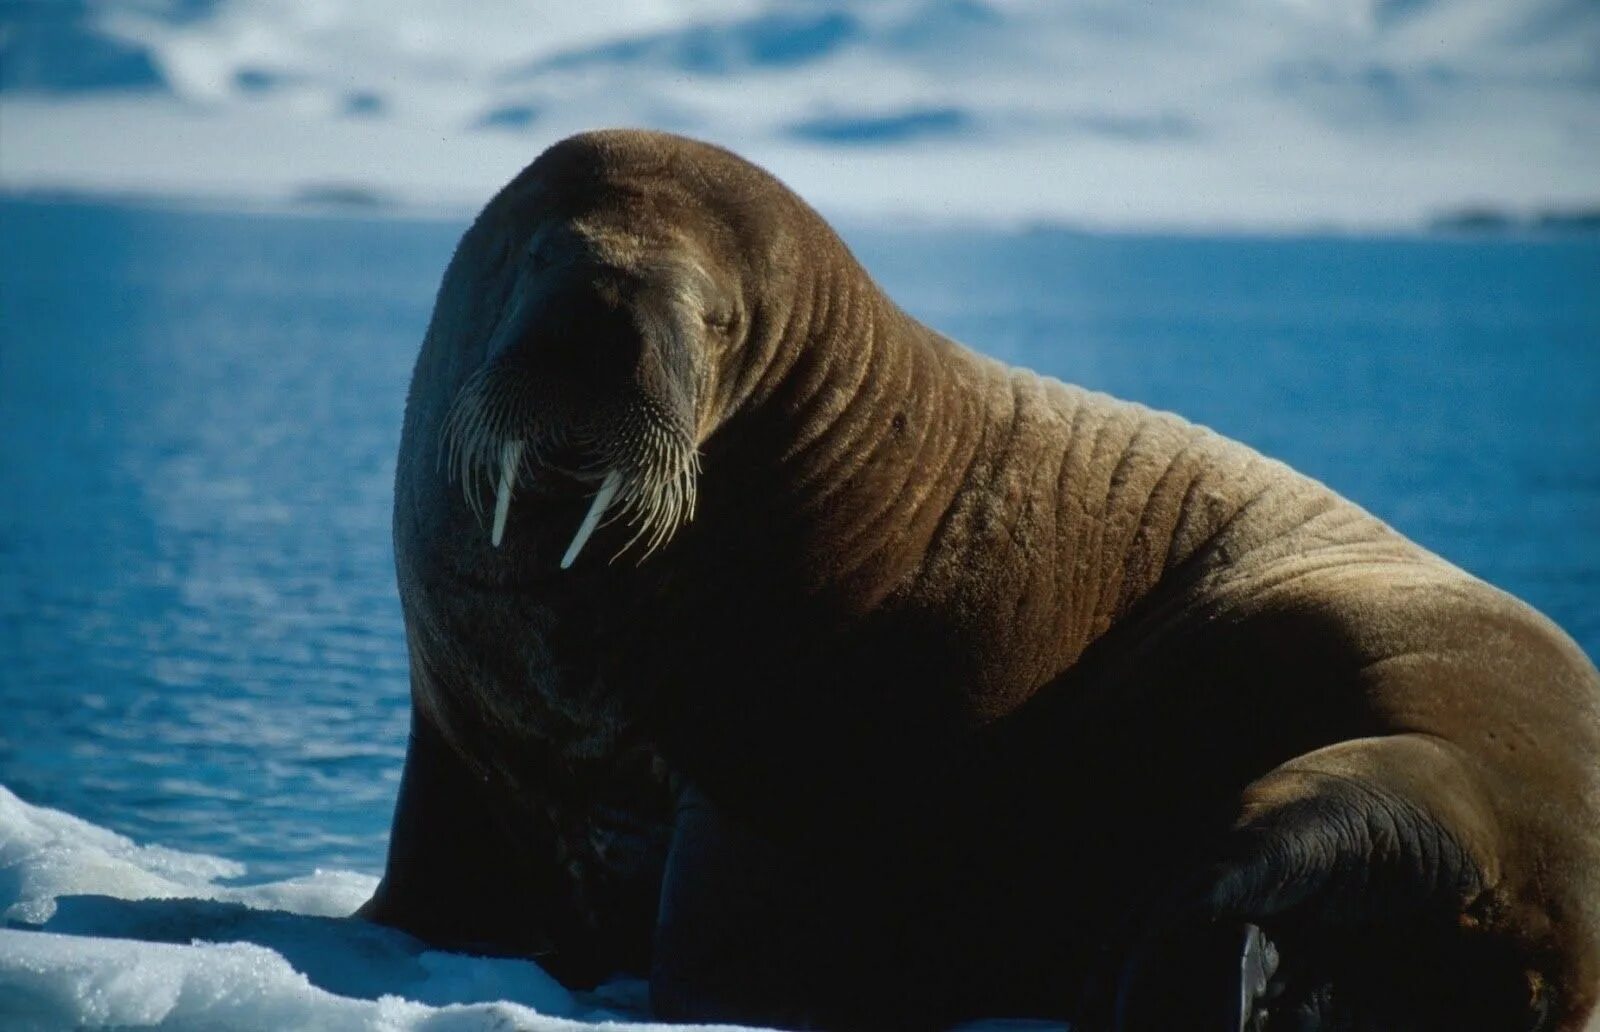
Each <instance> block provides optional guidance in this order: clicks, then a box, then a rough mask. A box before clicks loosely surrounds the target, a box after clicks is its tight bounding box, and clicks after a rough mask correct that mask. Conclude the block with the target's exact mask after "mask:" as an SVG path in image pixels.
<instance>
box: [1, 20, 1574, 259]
mask: <svg viewBox="0 0 1600 1032" xmlns="http://www.w3.org/2000/svg"><path fill="white" fill-rule="evenodd" d="M616 125H638V126H649V127H653V128H659V129H666V130H671V131H675V132H680V133H685V134H688V135H693V136H697V137H701V138H704V139H710V140H713V141H715V142H718V143H722V144H724V145H726V146H729V147H732V148H733V149H735V150H737V151H738V152H740V153H742V154H744V155H746V156H747V157H750V158H751V159H753V160H755V161H757V162H758V163H760V164H763V165H765V166H766V167H768V168H769V169H771V170H772V171H774V172H775V173H777V174H778V175H779V176H780V177H781V178H783V179H784V180H785V181H787V182H788V183H789V184H790V185H791V186H793V187H795V188H796V189H797V190H799V192H800V193H801V194H802V195H804V196H806V197H807V198H808V199H809V200H811V201H812V202H813V203H814V204H816V205H817V206H819V207H820V208H821V209H822V210H823V211H824V212H825V213H829V214H833V215H840V216H863V217H878V218H884V217H887V218H900V217H910V218H916V219H921V220H956V221H984V222H1002V223H1030V222H1036V221H1049V222H1061V223H1068V224H1079V225H1085V226H1091V227H1132V228H1195V229H1207V228H1243V229H1265V230H1271V229H1279V228H1291V229H1292V228H1305V227H1323V228H1326V227H1337V228H1352V229H1361V228H1384V227H1405V226H1411V225H1415V224H1417V223H1418V222H1419V221H1421V220H1425V219H1427V218H1429V217H1430V216H1433V215H1436V214H1438V213H1440V212H1444V211H1450V210H1455V209H1460V208H1463V207H1468V206H1476V205H1488V206H1496V207H1504V208H1508V209H1511V210H1514V211H1522V212H1525V211H1532V210H1538V209H1547V208H1558V209H1559V208H1578V207H1589V206H1593V205H1594V204H1595V203H1596V202H1597V201H1600V4H1597V3H1594V2H1593V0H1142V2H1133V0H928V2H921V3H913V2H908V0H744V2H733V0H616V2H607V3H582V4H579V3H571V2H534V0H521V2H513V0H483V2H477V3H472V4H461V3H458V2H457V0H98V2H96V0H0V188H6V189H10V190H41V189H42V190H75V191H76V190H83V191H91V192H117V193H150V194H160V195H168V196H176V197H191V198H200V199H209V200H212V201H219V200H220V201H249V202H252V203H263V204H275V203H284V202H288V201H293V200H295V199H297V198H299V199H306V198H316V197H321V198H327V197H345V198H350V197H374V198H381V199H383V200H386V201H389V202H393V203H395V204H397V205H401V206H405V207H409V208H418V209H424V210H436V209H445V210H451V211H457V210H459V211H462V212H465V211H470V210H472V209H474V208H476V207H477V206H479V205H481V204H482V202H483V201H484V200H486V199H487V198H488V196H489V195H490V194H491V193H492V192H493V191H494V190H495V189H496V188H497V187H498V186H499V185H500V184H502V183H503V182H505V181H506V180H507V179H509V178H510V177H511V176H512V175H514V174H515V173H516V172H517V171H518V170H519V169H520V168H521V167H522V166H523V165H525V164H527V162H528V161H530V160H531V159H532V158H533V157H534V156H536V155H537V154H538V152H539V151H540V150H542V149H543V148H544V147H546V146H548V145H549V144H550V143H552V142H554V141H555V140H557V139H560V138H561V137H563V136H565V135H567V134H569V133H572V132H576V131H579V130H582V129H586V128H593V127H599V126H616Z"/></svg>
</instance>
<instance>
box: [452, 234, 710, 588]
mask: <svg viewBox="0 0 1600 1032" xmlns="http://www.w3.org/2000/svg"><path fill="white" fill-rule="evenodd" d="M549 227H550V224H549V223H546V228H547V231H546V232H543V233H535V234H533V237H532V239H530V240H529V241H528V243H527V244H526V245H525V246H524V247H523V249H522V254H520V255H519V256H518V258H517V259H516V260H515V261H514V262H513V267H512V269H511V270H510V278H511V284H510V289H509V291H508V296H507V298H506V301H505V303H504V304H503V306H502V309H501V312H500V317H499V320H498V324H497V325H496V326H495V327H494V329H493V332H492V333H491V334H490V336H489V338H488V340H487V341H486V342H485V344H484V354H483V361H482V364H481V365H480V366H479V367H478V369H477V370H476V371H475V372H474V373H472V374H471V375H470V376H469V377H468V378H467V380H466V382H465V383H464V384H463V385H462V386H461V388H460V390H459V391H458V392H457V393H456V396H455V400H454V402H453V403H452V405H451V407H450V411H449V414H448V415H447V417H446V419H445V424H444V430H443V441H442V450H443V453H444V456H445V458H446V472H447V474H448V476H449V477H450V478H451V479H452V480H459V481H460V483H461V485H462V488H463V490H464V491H465V493H466V497H467V501H468V504H469V505H471V506H472V507H473V509H474V511H475V512H476V513H477V514H478V515H479V516H480V518H481V517H482V516H483V501H484V499H485V498H486V497H487V496H488V495H489V493H490V491H491V490H492V492H493V497H494V514H493V526H492V531H491V535H492V541H493V543H494V545H495V546H496V547H498V546H499V545H500V542H501V539H502V537H503V535H504V532H505V526H506V520H507V517H508V515H509V511H510V506H511V502H512V498H513V496H514V494H515V492H516V488H517V485H518V483H519V482H520V481H522V480H524V479H525V478H526V479H539V478H541V477H544V478H549V477H552V476H554V477H565V478H568V479H570V480H576V481H579V482H585V483H598V490H597V491H596V493H595V495H594V501H593V503H592V505H591V506H590V508H589V510H588V513H587V514H586V515H585V517H584V519H583V521H582V523H581V524H580V525H579V527H578V529H577V532H576V534H575V536H574V537H573V539H572V543H571V545H570V546H569V547H568V549H567V552H566V554H565V555H564V556H563V558H562V560H561V565H562V566H563V567H566V566H570V565H571V564H572V561H573V560H574V559H575V558H576V557H577V555H578V552H579V551H580V550H581V549H582V547H583V545H584V542H585V541H586V540H587V539H588V537H589V535H590V534H591V533H593V531H594V529H595V527H596V526H597V525H598V524H599V522H600V520H601V519H603V518H604V517H606V516H607V515H608V514H612V515H614V516H615V517H617V518H620V519H623V520H625V521H626V522H627V523H628V524H630V525H631V526H633V527H634V536H633V539H632V540H631V541H630V542H629V545H630V546H631V545H632V544H634V543H636V542H642V543H643V545H644V548H645V551H646V552H647V553H648V552H649V551H653V550H654V549H655V548H656V547H658V546H659V545H660V544H661V543H662V542H663V541H665V540H666V539H667V538H669V537H670V536H671V535H672V533H673V531H674V530H675V529H676V528H677V527H678V526H679V525H680V524H681V523H683V522H684V521H685V520H687V519H689V518H690V517H691V516H692V515H693V512H694V499H695V478H696V475H697V473H698V463H697V458H696V456H697V452H696V436H695V429H696V412H695V410H696V398H697V395H698V393H699V390H698V385H699V380H700V368H699V367H700V362H699V355H698V342H697V341H695V340H694V339H693V337H694V333H695V328H694V326H693V325H692V323H691V321H690V317H691V316H692V315H693V313H694V311H695V305H694V302H693V284H694V283H695V282H696V281H697V280H698V279H699V278H701V277H699V276H698V275H697V274H696V273H695V272H694V271H693V270H691V269H686V268H681V267H676V266H668V267H661V268H651V267H648V266H645V265H643V264H641V263H638V262H634V263H631V267H626V266H623V265H622V264H621V263H619V262H616V261H615V260H611V261H608V260H606V259H605V258H604V257H603V256H602V255H601V254H597V253H596V252H597V250H598V248H597V247H596V246H595V242H594V241H593V240H584V239H583V238H581V237H579V236H576V235H573V234H570V233H567V234H563V233H561V232H560V231H559V230H555V229H551V228H549Z"/></svg>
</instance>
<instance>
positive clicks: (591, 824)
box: [362, 132, 1600, 1030]
mask: <svg viewBox="0 0 1600 1032" xmlns="http://www.w3.org/2000/svg"><path fill="white" fill-rule="evenodd" d="M1330 432H1337V428H1330ZM394 540H395V549H396V565H397V569H398V576H399V586H400V596H401V600H402V603H403V607H404V613H405V622H406V631H407V640H408V647H409V651H410V662H411V689H412V700H413V706H414V713H413V731H412V738H411V743H410V750H409V753H408V756H407V760H406V765H405V773H404V778H403V783H402V787H401V792H400V799H399V802H398V805H397V810H396V814H395V821H394V832H393V838H392V842H391V846H390V854H389V862H388V867H387V871H386V874H385V876H384V880H383V882H382V884H381V886H380V888H379V889H378V891H377V893H376V895H375V896H374V898H373V899H372V900H371V902H369V903H368V904H367V906H366V907H365V908H363V911H362V913H363V914H364V915H366V916H368V917H370V918H372V919H375V920H378V921H382V922H385V923H388V924H392V925H396V926H399V927H401V928H405V929H408V930H410V931H412V932H414V933H415V934H417V935H419V936H421V937H423V938H424V939H427V940H430V941H432V942H435V943H439V944H442V945H448V946H453V947H459V948H469V949H477V950H485V951H494V952H504V953H517V954H524V955H529V956H533V957H536V958H538V959H539V960H540V961H541V962H542V963H543V964H545V965H546V966H547V967H548V968H549V969H550V970H552V971H553V972H555V973H556V974H557V975H558V976H559V977H562V978H563V979H565V980H567V981H569V982H570V983H573V984H586V983H592V982H594V981H595V980H597V979H599V978H601V977H603V976H605V975H606V974H608V973H610V972H616V971H634V972H640V973H644V972H648V973H649V974H650V976H651V979H652V997H653V1002H654V1006H655V1008H656V1009H657V1011H658V1012H660V1013H662V1014H663V1015H665V1016H668V1017H677V1018H705V1019H738V1020H748V1021H763V1022H771V1023H778V1024H790V1025H808V1024H809V1025H823V1026H829V1027H840V1026H856V1027H884V1026H891V1025H892V1026H909V1027H929V1026H937V1025H941V1024H948V1023H951V1022H954V1021H956V1020H959V1019H962V1018H965V1017H970V1016H976V1015H1011V1016H1023V1015H1038V1016H1057V1017H1064V1018H1068V1019H1070V1020H1071V1021H1072V1022H1073V1023H1074V1026H1075V1027H1080V1028H1090V1029H1092V1028H1104V1027H1117V1028H1139V1029H1144V1028H1169V1029H1170V1028H1217V1029H1223V1028H1226V1029H1239V1028H1268V1029H1275V1030H1276V1029H1286V1028H1292V1029H1330V1028H1335V1027H1337V1028H1341V1029H1343V1028H1374V1029H1376V1028H1382V1029H1400V1028H1406V1029H1410V1028H1417V1029H1424V1028H1426V1029H1462V1028H1485V1029H1532V1028H1541V1029H1543V1028H1552V1029H1573V1028H1578V1027H1580V1026H1581V1025H1582V1023H1583V1021H1584V1019H1585V1016H1586V1015H1587V1014H1589V1013H1590V1011H1591V1010H1592V1009H1593V1008H1594V1007H1595V1005H1596V997H1597V995H1600V676H1597V674H1596V671H1595V669H1594V667H1593V666H1592V665H1591V663H1590V662H1589V661H1588V660H1587V659H1586V658H1585V657H1584V655H1583V654H1582V653H1581V652H1580V650H1579V649H1578V648H1577V647H1576V646H1575V645H1574V644H1573V643H1572V642H1571V641H1570V640H1569V639H1568V638H1567V637H1566V636H1565V635H1563V634H1562V632H1561V631H1560V630H1558V629H1557V628H1556V627H1555V626H1554V625H1553V624H1551V623H1550V622H1549V621H1548V620H1546V619H1545V618H1543V617H1542V616H1540V615H1539V614H1538V613H1536V612H1534V611H1533V610H1532V609H1530V608H1529V607H1528V606H1526V605H1524V604H1523V603H1521V602H1519V601H1517V600H1516V599H1514V598H1511V597H1510V596H1508V595H1506V594H1504V593H1502V592H1500V591H1498V590H1496V589H1494V588H1492V587H1490V586H1488V585H1486V584H1484V583H1482V582H1480V581H1478V580H1476V579H1474V578H1473V577H1471V576H1469V575H1467V574H1465V573H1463V572H1462V571H1460V570H1458V569H1456V568H1455V567H1453V566H1451V565H1450V564H1448V563H1446V562H1445V561H1443V560H1442V559H1439V558H1437V557H1436V556H1433V555H1431V554H1429V553H1428V552H1426V551H1424V550H1423V549H1422V548H1420V547H1418V546H1416V545H1414V544H1412V543H1411V542H1409V541H1407V540H1406V539H1405V538H1403V537H1401V536H1400V535H1399V534H1397V533H1396V532H1395V531H1393V530H1391V529H1390V528H1389V527H1387V526H1385V525H1384V524H1383V523H1381V522H1380V521H1379V520H1377V519H1375V518H1374V517H1372V516H1370V515H1368V514H1367V513H1366V512H1364V511H1363V510H1361V509H1360V508H1358V507H1357V506H1356V505H1354V504H1352V503H1350V502H1348V501H1345V500H1344V499H1342V498H1340V497H1338V496H1337V495H1335V494H1334V493H1333V492H1332V491H1330V490H1328V489H1327V488H1326V487H1324V486H1322V485H1321V484H1318V483H1316V482H1314V481H1312V480H1310V479H1308V478H1306V477H1304V476H1301V475H1299V474H1297V473H1295V472H1294V471H1292V470H1290V469H1288V468H1287V467H1285V466H1283V465H1281V464H1279V463H1277V462H1274V461H1272V460H1270V459H1266V458H1263V457H1262V456H1261V455H1259V454H1257V453H1256V452H1254V451H1252V450H1251V449H1249V448H1247V447H1245V446H1243V445H1240V444H1237V443H1235V442H1232V441H1228V440H1225V439H1223V438H1221V437H1219V436H1217V435H1216V434H1214V433H1211V432H1209V431H1207V430H1206V429H1204V428H1202V427H1198V426H1195V425H1192V424H1190V423H1187V422H1185V421H1184V420H1182V419H1180V418H1178V417H1176V416H1173V415H1169V414H1166V413H1162V412H1156V411H1151V410H1149V409H1146V408H1143V407H1141V406H1138V405H1134V404H1127V403H1124V402H1121V401H1116V400H1114V399H1112V398H1109V397H1106V396H1104V395H1100V394H1095V393H1091V392H1089V391H1085V390H1081V389H1079V388H1076V387H1072V386H1069V385H1066V384H1063V383H1059V382H1056V381H1054V380H1050V379H1047V378H1044V377H1041V376H1037V375H1035V374H1033V373H1031V372H1027V371H1025V370H1018V369H1011V368H1007V367H1006V366H1004V365H1002V364H1000V363H998V362H996V361H993V360H990V359H988V358H985V357H982V356H980V355H977V354H975V353H973V352H971V351H969V350H967V349H965V348H963V347H961V346H960V345H958V344H956V343H953V342H952V341H950V340H948V339H946V338H944V337H942V336H940V335H939V334H937V333H935V332H934V331H932V330H930V329H928V328H926V327H924V326H922V325H920V324H919V323H917V322H916V321H915V320H914V319H912V318H911V317H909V316H908V315H907V314H906V313H904V312H902V311H901V310H900V309H899V308H897V307H896V306H895V305H894V303H893V302H892V301H890V300H889V299H888V298H887V297H885V296H884V295H883V294H882V293H881V292H880V291H879V290H878V288H877V287H876V286H875V284H874V283H873V281H872V280H871V279H870V278H869V277H868V275H867V274H866V273H865V272H864V271H863V270H862V268H861V267H860V266H859V265H858V264H857V262H856V261H855V259H854V258H853V257H852V256H851V254H850V252H849V251H848V250H847V249H846V248H845V246H844V244H843V243H841V242H840V240H839V239H838V237H837V236H835V234H834V233H833V232H832V230H830V229H829V227H828V226H827V225H826V224H825V223H824V221H823V220H822V219H821V218H820V217H819V216H818V215H817V214H816V213H815V212H813V211H812V210H811V209H810V208H809V207H807V206H806V205H805V203H804V202H802V201H801V200H800V199H799V198H797V197H796V196H795V195H794V194H792V193H791V192H790V191H789V190H787V189H786V188H785V187H784V186H782V185H781V184H780V183H779V182H778V181H777V180H775V179H774V178H772V177H771V176H769V175H768V174H767V173H765V172H763V171H761V170H760V169H758V168H756V167H754V166H752V165H750V164H748V163H746V162H745V161H743V160H741V159H740V158H738V157H736V156H734V155H732V154H730V153H728V152H726V151H723V150H720V149H718V148H716V147H713V146H709V145H706V144H703V143H696V142H693V141H689V140H684V139H680V138H676V137H673V136H668V135H662V134H656V133H645V132H601V133H593V134H586V135H582V136H578V137H574V138H572V139H568V140H566V141H563V142H561V143H558V144H557V145H555V146H553V147H551V148H550V149H549V150H547V151H546V152H545V153H544V154H542V155H541V156H540V157H539V158H538V160H536V161H535V162H534V163H533V164H532V165H531V166H529V167H528V168H527V169H526V170H525V171H524V172H522V173H521V174H520V175H518V176H517V177H516V179H515V180H513V181H512V182H511V183H510V184H509V185H508V186H506V187H505V188H504V189H503V190H502V191H501V192H500V193H499V194H498V195H497V196H496V197H495V198H494V199H493V200H492V201H491V202H490V203H489V205H488V206H487V207H486V208H485V209H484V211H483V213H482V214H481V215H480V216H479V217H478V219H477V220H476V222H475V223H474V224H473V225H472V227H471V228H470V229H469V230H468V231H467V233H466V234H465V236H464V237H463V238H462V241H461V244H460V246H459V248H458V250H457V251H456V254H455V256H454V258H453V260H452V261H451V263H450V266H449V269H448V271H447V272H446V274H445V277H444V281H443V285H442V286H441V288H440V291H439V296H438V300H437V304H436V307H435V310H434V314H433V319H432V323H431V325H430V326H429V329H428V332H427V337H426V340H425V342H424V344H423V347H422V352H421V356H420V358H419V359H418V361H417V366H416V371H415V376H414V379H413V382H412V388H411V392H410V396H409V398H408V401H407V405H406V415H405V428H404V434H403V438H402V442H401V446H400V454H399V466H398V471H397V476H396V486H395V509H394ZM664 872H665V873H664Z"/></svg>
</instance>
